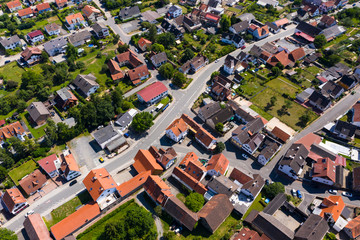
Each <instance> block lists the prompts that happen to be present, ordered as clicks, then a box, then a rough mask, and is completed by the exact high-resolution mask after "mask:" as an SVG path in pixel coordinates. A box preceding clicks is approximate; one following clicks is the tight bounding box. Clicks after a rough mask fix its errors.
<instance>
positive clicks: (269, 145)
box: [257, 137, 281, 166]
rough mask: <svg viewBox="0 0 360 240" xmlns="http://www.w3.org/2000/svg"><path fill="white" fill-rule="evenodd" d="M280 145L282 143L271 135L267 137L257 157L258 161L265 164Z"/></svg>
mask: <svg viewBox="0 0 360 240" xmlns="http://www.w3.org/2000/svg"><path fill="white" fill-rule="evenodd" d="M280 147H281V144H280V143H278V142H277V141H275V140H273V139H271V138H269V137H266V138H265V140H264V142H263V144H262V145H261V146H260V148H259V150H260V154H259V155H258V157H257V160H258V162H259V163H260V164H261V165H263V166H265V165H266V164H267V163H268V162H269V161H270V160H271V159H272V157H273V156H274V155H275V154H276V152H277V151H278V150H279V148H280Z"/></svg>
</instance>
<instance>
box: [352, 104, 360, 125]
mask: <svg viewBox="0 0 360 240" xmlns="http://www.w3.org/2000/svg"><path fill="white" fill-rule="evenodd" d="M353 110H354V112H353V122H360V102H357V103H355V105H354V106H353Z"/></svg>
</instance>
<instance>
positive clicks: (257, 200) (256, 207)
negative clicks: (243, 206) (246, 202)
mask: <svg viewBox="0 0 360 240" xmlns="http://www.w3.org/2000/svg"><path fill="white" fill-rule="evenodd" d="M261 198H262V195H261V193H260V194H259V195H258V196H257V197H256V198H255V200H254V201H253V203H252V204H251V206H250V207H249V209H248V210H247V211H246V213H245V214H244V216H243V217H242V219H245V218H246V217H247V216H248V215H249V213H250V212H251V211H252V210H258V211H259V212H261V211H262V210H264V208H265V207H264V206H263V205H262V204H261V203H260V200H261Z"/></svg>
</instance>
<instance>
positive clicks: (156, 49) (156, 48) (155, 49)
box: [151, 43, 165, 53]
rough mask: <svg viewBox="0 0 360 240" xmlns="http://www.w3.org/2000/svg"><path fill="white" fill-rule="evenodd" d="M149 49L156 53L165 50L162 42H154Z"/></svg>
mask: <svg viewBox="0 0 360 240" xmlns="http://www.w3.org/2000/svg"><path fill="white" fill-rule="evenodd" d="M151 51H153V52H156V53H160V52H164V51H165V47H164V46H163V45H162V44H159V43H154V44H153V45H152V46H151Z"/></svg>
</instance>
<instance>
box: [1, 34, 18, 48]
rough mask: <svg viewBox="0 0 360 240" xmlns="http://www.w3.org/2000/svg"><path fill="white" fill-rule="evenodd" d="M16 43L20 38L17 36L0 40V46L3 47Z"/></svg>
mask: <svg viewBox="0 0 360 240" xmlns="http://www.w3.org/2000/svg"><path fill="white" fill-rule="evenodd" d="M17 42H20V38H19V36H18V35H14V36H11V37H9V38H2V39H1V40H0V44H1V45H3V46H4V47H6V46H9V45H11V44H14V43H17Z"/></svg>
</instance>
